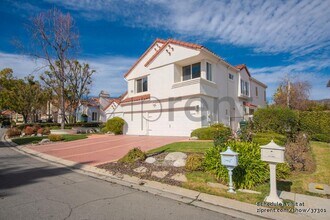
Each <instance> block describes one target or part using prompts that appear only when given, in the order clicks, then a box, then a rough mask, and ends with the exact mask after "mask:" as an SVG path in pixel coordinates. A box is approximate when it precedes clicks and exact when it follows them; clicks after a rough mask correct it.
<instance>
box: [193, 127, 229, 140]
mask: <svg viewBox="0 0 330 220" xmlns="http://www.w3.org/2000/svg"><path fill="white" fill-rule="evenodd" d="M230 135H231V130H230V128H228V127H225V126H224V125H223V124H214V125H211V126H210V127H204V128H197V129H195V130H193V131H192V132H191V135H190V136H191V137H197V138H198V139H199V140H214V139H215V138H223V139H225V140H227V139H228V138H229V136H230Z"/></svg>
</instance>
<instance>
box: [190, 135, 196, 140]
mask: <svg viewBox="0 0 330 220" xmlns="http://www.w3.org/2000/svg"><path fill="white" fill-rule="evenodd" d="M189 140H198V137H195V136H194V137H190V138H189Z"/></svg>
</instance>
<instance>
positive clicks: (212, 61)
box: [111, 39, 267, 136]
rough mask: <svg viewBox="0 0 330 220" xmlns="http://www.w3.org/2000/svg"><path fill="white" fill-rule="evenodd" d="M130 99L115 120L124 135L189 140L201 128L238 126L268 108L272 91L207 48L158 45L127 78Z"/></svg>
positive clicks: (167, 42) (164, 42) (117, 111)
mask: <svg viewBox="0 0 330 220" xmlns="http://www.w3.org/2000/svg"><path fill="white" fill-rule="evenodd" d="M124 78H125V80H126V81H127V94H125V95H124V96H123V97H122V100H121V102H120V104H119V105H118V106H117V107H116V109H115V110H114V112H113V114H112V115H111V117H113V116H119V117H122V118H123V119H124V120H125V121H126V126H125V131H124V133H125V134H132V135H166V136H189V135H190V133H191V131H193V130H194V129H196V128H200V127H204V126H209V125H210V124H213V123H218V122H220V123H224V124H226V125H227V126H230V127H232V128H233V129H234V130H236V129H237V128H238V126H239V122H240V121H241V120H243V119H244V118H245V117H246V116H247V115H250V114H252V113H253V111H254V109H255V108H257V107H262V106H265V105H266V98H265V97H266V92H265V91H266V88H267V86H266V85H265V84H263V83H261V82H259V81H258V80H256V79H254V78H253V77H252V76H251V74H250V73H249V71H248V69H247V67H246V66H245V65H238V66H233V65H231V64H229V63H228V62H226V61H225V60H223V59H222V58H221V57H219V56H218V55H216V54H215V53H213V52H211V51H210V50H208V49H207V48H205V47H204V46H202V45H198V44H192V43H187V42H182V41H177V40H173V39H169V40H162V39H156V40H155V41H154V42H153V43H152V44H151V46H150V47H149V48H148V49H147V50H146V51H145V52H144V53H143V54H142V56H141V57H140V58H139V59H138V60H137V61H136V63H135V64H134V65H133V66H132V67H131V68H130V69H129V70H128V72H127V73H126V74H125V76H124Z"/></svg>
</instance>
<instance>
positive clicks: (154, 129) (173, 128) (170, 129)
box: [147, 111, 201, 136]
mask: <svg viewBox="0 0 330 220" xmlns="http://www.w3.org/2000/svg"><path fill="white" fill-rule="evenodd" d="M148 119H149V120H148V122H147V127H148V134H149V135H154V136H190V133H191V131H192V130H194V129H196V128H199V127H200V126H201V122H200V121H199V122H198V121H197V122H196V121H192V120H190V119H188V118H187V116H186V115H185V112H184V111H175V112H173V120H172V121H170V120H169V113H168V112H162V114H160V113H149V116H148Z"/></svg>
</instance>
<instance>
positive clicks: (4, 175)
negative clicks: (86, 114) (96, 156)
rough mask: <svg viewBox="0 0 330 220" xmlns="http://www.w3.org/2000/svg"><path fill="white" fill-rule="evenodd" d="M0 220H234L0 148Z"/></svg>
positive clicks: (0, 131)
mask: <svg viewBox="0 0 330 220" xmlns="http://www.w3.org/2000/svg"><path fill="white" fill-rule="evenodd" d="M2 132H3V130H2V129H0V136H1V135H2V134H1V133H2ZM0 219H4V220H11V219H13V220H18V219H24V220H28V219H31V220H32V219H33V220H37V219H43V220H44V219H167V220H168V219H189V220H192V219H198V220H200V219H207V220H211V219H217V220H219V219H235V218H234V217H231V216H229V215H226V214H221V213H217V212H213V211H209V210H206V209H202V208H198V207H195V206H192V205H189V204H185V203H181V202H178V201H175V200H171V199H168V198H163V197H160V196H156V195H153V194H149V193H146V192H141V191H138V190H135V189H131V188H128V187H125V186H121V185H117V184H113V183H109V182H106V181H103V180H99V179H95V178H93V177H89V176H87V175H83V174H78V173H76V172H73V171H71V170H69V169H66V168H60V167H56V166H53V165H50V164H48V163H45V162H42V161H39V160H36V159H34V158H31V157H29V156H26V155H23V154H20V153H18V152H16V151H14V150H11V149H10V148H8V147H5V145H4V144H3V143H1V142H0Z"/></svg>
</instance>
